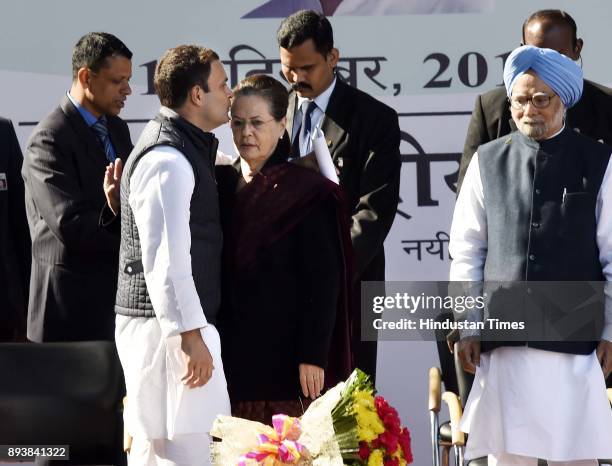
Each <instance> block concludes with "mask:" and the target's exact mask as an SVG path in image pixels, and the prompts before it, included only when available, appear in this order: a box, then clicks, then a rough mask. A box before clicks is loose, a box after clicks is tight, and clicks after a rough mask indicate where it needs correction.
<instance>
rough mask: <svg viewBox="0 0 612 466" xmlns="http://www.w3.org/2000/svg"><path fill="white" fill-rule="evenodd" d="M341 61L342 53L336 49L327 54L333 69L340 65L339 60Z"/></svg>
mask: <svg viewBox="0 0 612 466" xmlns="http://www.w3.org/2000/svg"><path fill="white" fill-rule="evenodd" d="M339 59H340V52H339V51H338V49H337V48H336V47H334V48H332V49H331V50H330V51H329V53H328V54H327V61H328V62H329V63H330V64H331V65H332V67H334V68H335V67H336V65H337V64H338V60H339Z"/></svg>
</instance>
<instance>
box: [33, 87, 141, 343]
mask: <svg viewBox="0 0 612 466" xmlns="http://www.w3.org/2000/svg"><path fill="white" fill-rule="evenodd" d="M108 129H109V134H110V138H111V141H112V143H113V145H114V147H115V150H116V153H117V156H118V157H120V158H122V159H123V160H124V161H125V159H126V158H127V156H128V155H129V153H130V151H131V150H132V143H131V141H130V133H129V130H128V127H127V124H126V123H125V122H124V121H123V120H121V119H120V118H118V117H109V118H108ZM107 163H108V162H107V159H106V156H105V154H104V150H103V148H102V145H101V143H100V142H99V139H98V137H97V136H96V134H95V133H94V131H93V130H92V129H90V128H89V127H87V124H86V123H85V120H84V119H83V117H82V116H81V114H80V113H79V111H78V110H77V109H76V107H75V106H74V105H73V104H72V102H70V100H69V99H68V97H64V99H63V100H62V102H61V104H60V105H59V107H57V108H56V109H55V110H54V111H53V112H51V114H50V115H49V116H47V117H46V118H45V119H44V120H43V121H41V122H40V123H39V124H38V126H37V127H36V129H35V130H34V132H33V133H32V135H31V136H30V140H29V141H28V147H27V151H26V156H25V159H24V164H23V169H22V174H23V178H24V181H25V198H26V209H27V213H28V223H29V226H30V234H31V236H32V275H31V280H30V302H29V309H28V338H29V339H30V340H33V341H78V340H112V339H113V333H114V317H115V315H114V310H113V308H114V303H115V293H116V287H117V268H118V259H119V235H118V234H116V232H112V231H110V230H109V229H108V228H103V227H101V226H100V225H99V217H100V213H101V211H102V210H103V209H104V206H105V205H106V199H105V197H104V191H103V189H102V182H103V178H104V170H105V167H106V165H107ZM116 224H117V225H118V224H119V222H116Z"/></svg>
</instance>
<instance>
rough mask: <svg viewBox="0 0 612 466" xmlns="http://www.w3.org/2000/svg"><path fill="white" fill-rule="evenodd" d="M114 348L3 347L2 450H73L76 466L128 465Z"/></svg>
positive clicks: (103, 345) (78, 344)
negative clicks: (25, 447)
mask: <svg viewBox="0 0 612 466" xmlns="http://www.w3.org/2000/svg"><path fill="white" fill-rule="evenodd" d="M124 393H125V389H124V384H123V373H122V370H121V364H120V362H119V358H118V356H117V351H116V348H115V344H114V342H109V341H94V342H70V343H42V344H38V343H2V344H0V419H1V420H2V422H0V444H4V445H11V444H12V445H69V446H70V462H62V464H125V455H123V452H122V441H123V434H122V429H123V427H122V425H123V422H122V411H121V400H122V398H123V395H124Z"/></svg>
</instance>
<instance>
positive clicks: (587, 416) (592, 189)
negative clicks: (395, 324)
mask: <svg viewBox="0 0 612 466" xmlns="http://www.w3.org/2000/svg"><path fill="white" fill-rule="evenodd" d="M504 83H505V89H506V92H507V96H508V97H509V99H510V103H511V108H512V118H513V120H514V122H515V124H516V126H517V128H518V130H517V131H514V132H513V133H511V134H510V135H508V136H505V137H501V138H499V139H496V140H494V141H491V142H490V143H488V144H484V145H482V146H480V147H479V149H478V152H477V153H476V154H474V157H473V158H472V161H471V162H470V164H469V166H468V169H467V172H466V175H465V180H464V184H463V188H462V189H461V192H460V193H459V197H458V199H457V203H456V206H455V213H454V216H453V223H452V227H451V234H450V245H449V248H450V253H451V255H452V257H453V262H452V264H451V271H450V279H451V280H452V281H462V282H482V281H485V282H503V283H507V282H524V281H536V282H537V281H542V282H552V281H557V282H569V281H586V282H589V281H604V280H605V281H606V290H605V293H606V295H605V306H604V309H599V310H598V313H601V314H599V315H598V317H603V320H604V327H603V333H602V334H601V336H600V337H599V335H598V336H596V337H595V338H600V341H569V340H571V337H570V338H565V339H561V340H562V341H526V342H519V341H514V342H499V341H482V342H481V341H480V337H481V335H479V334H478V332H477V331H475V332H471V333H475V334H472V335H470V334H467V333H466V332H462V339H461V341H460V343H459V356H460V358H461V360H462V363H463V367H464V368H465V369H466V370H467V371H470V372H474V371H475V372H476V377H475V380H474V384H473V385H472V390H471V392H470V395H469V397H468V400H467V404H466V407H465V413H464V416H463V419H464V420H463V422H462V425H461V427H462V430H464V431H465V432H469V434H470V436H469V439H468V443H467V451H466V457H467V458H470V459H471V458H475V457H481V456H486V455H490V456H489V465H498V466H509V465H515V466H536V465H537V458H541V459H546V460H548V464H549V465H574V466H578V465H580V466H590V465H593V466H595V465H597V461H596V460H595V459H594V458H610V457H612V442H610V439H611V438H612V412H611V411H610V406H609V403H608V400H607V399H606V392H605V381H604V377H605V376H607V375H609V374H610V372H611V371H612V290H611V289H610V287H609V283H608V282H610V281H611V280H612V205H610V203H611V202H612V162H611V161H610V160H611V157H610V155H611V152H612V147H610V146H608V145H605V144H600V143H598V142H596V141H593V140H592V139H589V138H587V137H585V136H582V135H580V134H579V133H577V132H575V131H573V130H572V129H571V128H569V127H568V126H567V124H566V123H565V121H564V115H565V112H566V109H568V108H571V107H572V106H573V105H574V104H576V102H578V101H579V100H580V96H581V92H582V86H583V78H582V70H581V69H580V67H579V66H578V65H577V64H576V63H574V62H573V61H572V60H571V59H569V58H568V57H566V56H564V55H561V54H559V53H558V52H556V51H554V50H551V49H540V48H537V47H532V46H522V47H520V48H518V49H516V50H515V51H514V52H512V54H510V56H509V57H508V60H507V62H506V65H505V69H504ZM526 291H527V293H530V289H529V288H528V289H527V290H526ZM504 296H507V294H506V295H504ZM500 299H503V298H500ZM534 302H538V301H537V300H535V301H534ZM521 303H526V301H525V300H522V301H521ZM527 305H528V304H525V306H527ZM548 310H549V309H548V308H547V311H548ZM585 310H586V308H584V307H583V306H577V307H576V308H574V309H573V310H572V311H571V312H572V314H571V315H569V316H567V318H571V319H574V320H573V321H572V322H574V325H572V329H574V328H577V329H580V328H584V327H588V326H589V325H591V324H592V322H591V320H589V319H590V318H591V316H592V314H590V313H587V312H585ZM504 311H505V312H508V313H512V314H513V315H516V316H518V315H521V313H522V312H523V311H524V309H516V308H512V309H504ZM602 314H603V315H602ZM517 320H518V319H517ZM529 330H530V329H529V328H528V329H527V333H529ZM534 339H538V337H535V338H534ZM481 351H482V354H481Z"/></svg>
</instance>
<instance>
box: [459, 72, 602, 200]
mask: <svg viewBox="0 0 612 466" xmlns="http://www.w3.org/2000/svg"><path fill="white" fill-rule="evenodd" d="M566 124H567V125H568V126H569V127H570V128H574V129H576V130H578V131H579V132H580V133H582V134H584V135H585V136H588V137H590V138H591V139H594V140H596V141H599V140H602V141H603V142H605V143H606V144H612V89H609V88H607V87H605V86H602V85H600V84H597V83H594V82H591V81H587V80H585V81H584V90H583V92H582V97H581V98H580V100H579V101H578V103H577V104H576V105H574V106H573V107H572V108H570V109H569V110H568V111H567V121H566ZM516 129H517V128H516V125H515V124H514V121H513V120H512V116H511V114H510V104H509V102H508V99H507V97H506V89H505V88H504V87H500V88H498V89H494V90H492V91H489V92H486V93H485V94H481V95H479V96H478V97H477V99H476V105H475V107H474V111H473V112H472V118H471V120H470V126H469V127H468V133H467V138H466V140H465V147H464V149H463V155H462V156H461V164H460V167H459V180H458V181H457V192H459V189H460V188H461V183H462V182H463V177H464V176H465V172H466V171H467V167H468V165H469V163H470V160H472V156H473V155H474V152H476V150H477V149H478V146H480V145H482V144H485V143H486V142H489V141H492V140H493V139H497V138H499V137H501V136H505V135H506V134H510V133H511V132H512V131H515V130H516Z"/></svg>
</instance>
